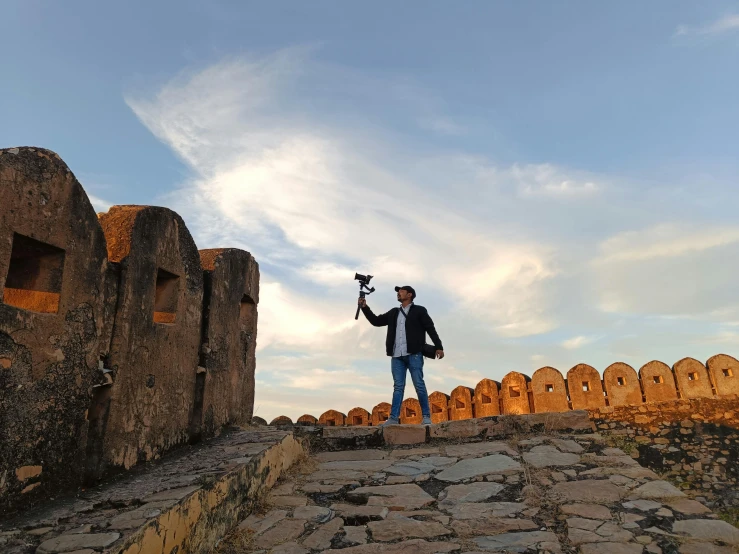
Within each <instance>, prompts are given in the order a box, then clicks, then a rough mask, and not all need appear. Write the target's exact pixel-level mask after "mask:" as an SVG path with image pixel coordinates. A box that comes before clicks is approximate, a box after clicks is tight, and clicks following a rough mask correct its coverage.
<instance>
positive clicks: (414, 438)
mask: <svg viewBox="0 0 739 554" xmlns="http://www.w3.org/2000/svg"><path fill="white" fill-rule="evenodd" d="M382 438H383V440H384V441H385V444H395V445H397V444H421V443H425V442H426V427H425V426H422V425H389V426H384V427H382Z"/></svg>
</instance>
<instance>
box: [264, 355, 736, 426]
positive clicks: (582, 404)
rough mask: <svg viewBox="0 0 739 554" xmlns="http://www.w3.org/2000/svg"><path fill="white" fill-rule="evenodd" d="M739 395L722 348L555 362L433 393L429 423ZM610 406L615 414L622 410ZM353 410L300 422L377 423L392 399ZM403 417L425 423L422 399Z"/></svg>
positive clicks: (407, 405) (405, 408)
mask: <svg viewBox="0 0 739 554" xmlns="http://www.w3.org/2000/svg"><path fill="white" fill-rule="evenodd" d="M737 397H739V361H737V359H736V358H734V357H732V356H729V355H727V354H717V355H716V356H713V357H711V358H710V359H709V360H708V361H707V362H706V363H705V364H704V363H702V362H700V361H698V360H696V359H694V358H684V359H682V360H680V361H679V362H677V363H675V364H674V365H673V366H672V367H670V366H668V365H667V364H665V363H663V362H659V361H656V360H655V361H652V362H649V363H647V364H645V365H643V366H642V367H641V368H640V369H639V371H638V373H637V371H636V370H635V369H634V368H632V367H631V366H630V365H628V364H625V363H622V362H616V363H614V364H611V365H610V366H608V367H607V368H606V369H605V371H604V372H603V376H602V377H601V375H600V373H599V372H598V370H597V369H595V368H594V367H592V366H589V365H587V364H577V365H576V366H575V367H573V368H572V369H570V370H569V371H568V372H567V375H566V376H564V375H562V373H560V371H559V370H557V369H555V368H553V367H542V368H541V369H538V370H536V371H535V372H534V374H533V375H532V376H531V377H529V376H527V375H524V374H523V373H519V372H517V371H512V372H510V373H508V374H507V375H506V376H505V377H503V379H502V380H501V382H497V381H493V380H491V379H483V380H482V381H480V382H479V383H478V384H477V385H476V386H475V388H474V389H473V388H470V387H464V386H459V387H457V388H455V389H454V390H453V391H451V393H450V394H445V393H443V392H439V391H435V392H433V393H431V394H429V403H430V405H431V421H432V422H433V423H442V422H444V421H457V420H463V419H471V418H480V417H487V416H494V415H501V414H533V413H545V412H565V411H568V410H591V411H597V410H606V409H607V408H622V407H636V408H639V407H640V406H645V405H646V404H654V403H660V406H663V405H664V404H663V403H664V402H669V401H678V400H691V399H700V398H724V399H734V398H737ZM645 409H646V408H645ZM650 409H651V408H650ZM606 412H607V413H610V414H612V415H611V416H610V417H616V416H615V414H616V413H617V412H613V411H610V412H608V411H607V410H606ZM618 413H620V412H618ZM629 413H630V412H629ZM348 414H349V415H348V416H347V415H344V414H343V413H342V412H340V411H338V410H335V409H331V410H328V411H326V412H324V413H323V414H321V415H320V416H319V417H314V416H312V415H310V414H305V415H303V416H301V417H300V418H298V421H297V422H296V423H297V424H298V425H315V424H318V425H329V426H331V425H378V424H380V423H382V422H383V421H385V420H387V418H388V416H389V415H390V405H389V404H387V403H385V402H384V403H382V404H378V405H377V406H375V407H374V408H373V409H372V410H371V411H368V410H365V409H363V408H353V409H352V410H350V411H349V412H348ZM367 414H370V415H369V417H368V416H367ZM400 423H408V424H415V423H421V407H420V405H419V402H418V400H417V399H415V398H406V399H405V400H404V401H403V405H402V408H401V413H400ZM270 424H271V425H285V424H292V421H291V420H290V418H288V417H286V416H280V417H277V418H275V419H274V420H273V421H272V422H271V423H270Z"/></svg>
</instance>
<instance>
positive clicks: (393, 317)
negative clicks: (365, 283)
mask: <svg viewBox="0 0 739 554" xmlns="http://www.w3.org/2000/svg"><path fill="white" fill-rule="evenodd" d="M399 310H400V308H393V309H392V310H390V311H389V312H387V313H384V314H380V315H375V314H374V313H373V312H372V310H370V309H369V306H367V307H365V308H362V313H363V314H364V315H365V317H366V318H367V321H369V322H370V323H371V324H372V325H374V326H375V327H384V326H385V325H387V340H386V341H385V346H386V348H387V355H388V356H392V355H393V349H394V348H395V329H396V327H397V325H398V315H399V313H400V312H399ZM400 317H403V316H402V315H401V316H400ZM404 319H405V337H406V341H407V342H408V354H418V353H419V352H421V351H422V350H423V345H424V344H426V333H428V334H429V337H431V340H432V341H433V343H434V346H435V347H436V349H437V350H444V347H443V346H442V345H441V339H440V338H439V335H438V333H437V332H436V328H435V327H434V322H433V321H431V318H430V317H429V313H428V312H427V311H426V308H424V307H423V306H418V305H416V304H413V305H412V306H411V309H410V310H409V311H408V316H407V317H406V318H404Z"/></svg>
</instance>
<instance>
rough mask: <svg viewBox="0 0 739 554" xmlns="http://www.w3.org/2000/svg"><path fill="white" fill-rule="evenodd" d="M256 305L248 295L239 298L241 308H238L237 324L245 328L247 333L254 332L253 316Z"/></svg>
mask: <svg viewBox="0 0 739 554" xmlns="http://www.w3.org/2000/svg"><path fill="white" fill-rule="evenodd" d="M256 310H257V305H256V304H255V303H254V300H253V299H252V298H251V296H249V295H248V294H245V295H244V296H242V297H241V306H240V308H239V323H240V324H241V326H242V327H245V328H246V329H245V330H246V332H247V333H253V332H254V329H253V327H254V314H255V313H256Z"/></svg>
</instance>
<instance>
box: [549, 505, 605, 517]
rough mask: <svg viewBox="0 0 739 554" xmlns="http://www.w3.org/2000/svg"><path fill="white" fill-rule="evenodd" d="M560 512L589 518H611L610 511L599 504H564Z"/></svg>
mask: <svg viewBox="0 0 739 554" xmlns="http://www.w3.org/2000/svg"><path fill="white" fill-rule="evenodd" d="M561 510H562V513H564V514H568V515H573V516H579V517H584V518H590V519H611V511H610V510H609V509H608V508H606V507H605V506H601V505H599V504H564V505H563V506H562V507H561Z"/></svg>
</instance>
